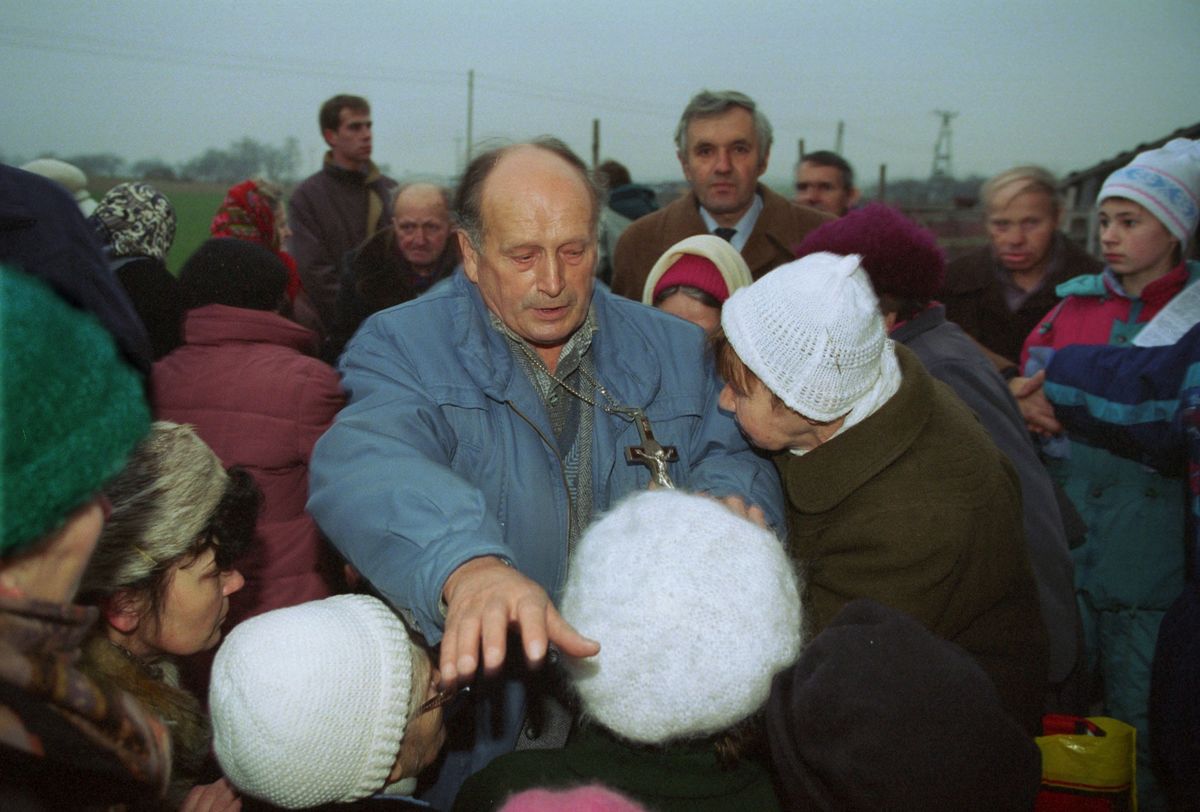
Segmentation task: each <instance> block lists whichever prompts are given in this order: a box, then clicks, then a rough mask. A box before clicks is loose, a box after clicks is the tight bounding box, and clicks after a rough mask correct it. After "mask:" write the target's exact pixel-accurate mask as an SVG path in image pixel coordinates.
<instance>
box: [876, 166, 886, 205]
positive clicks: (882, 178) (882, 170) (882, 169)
mask: <svg viewBox="0 0 1200 812" xmlns="http://www.w3.org/2000/svg"><path fill="white" fill-rule="evenodd" d="M875 199H876V200H878V201H879V202H880V203H885V202H887V164H880V165H879V193H878V194H877V195H876V196H875Z"/></svg>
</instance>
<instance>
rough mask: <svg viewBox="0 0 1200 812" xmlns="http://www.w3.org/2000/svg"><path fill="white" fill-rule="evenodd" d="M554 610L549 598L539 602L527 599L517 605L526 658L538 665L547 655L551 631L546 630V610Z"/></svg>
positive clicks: (522, 644) (518, 622) (518, 621)
mask: <svg viewBox="0 0 1200 812" xmlns="http://www.w3.org/2000/svg"><path fill="white" fill-rule="evenodd" d="M547 609H549V610H550V611H554V607H553V606H551V605H550V602H549V600H547V601H546V602H545V603H542V604H538V603H533V602H528V601H526V602H525V603H522V604H521V605H520V606H519V607H517V625H518V626H519V627H520V628H521V647H522V648H523V649H524V650H525V659H526V660H527V661H528V662H529V663H530V664H531V665H536V664H538V663H540V662H541V661H542V658H544V657H545V656H546V649H547V648H548V647H549V632H548V631H547V630H546V610H547Z"/></svg>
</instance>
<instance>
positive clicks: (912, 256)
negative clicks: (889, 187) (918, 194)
mask: <svg viewBox="0 0 1200 812" xmlns="http://www.w3.org/2000/svg"><path fill="white" fill-rule="evenodd" d="M822 251H824V252H827V253H830V254H841V255H843V256H846V255H849V254H858V255H859V256H860V257H862V266H863V270H865V271H866V272H867V276H868V277H870V279H871V285H872V286H874V288H875V292H876V293H877V294H879V295H880V296H884V295H889V296H896V297H899V298H902V299H915V300H917V301H920V302H927V301H929V300H930V299H932V298H933V297H934V296H936V295H937V293H938V291H939V290H941V288H942V281H943V280H944V279H945V278H946V255H945V253H943V251H942V249H941V247H940V246H939V245H938V243H937V238H936V237H935V236H934V235H933V232H931V231H929V230H927V229H924V228H921V226H919V225H917V224H916V223H914V222H913V221H912V220H910V219H908V218H907V217H905V216H904V215H903V214H901V213H900V212H898V211H897V210H895V209H893V208H891V207H890V206H885V205H884V204H882V203H871V204H868V205H866V206H863V207H862V208H860V209H854V210H852V211H850V212H849V213H848V214H846V216H844V217H839V218H838V219H836V220H830V221H829V222H827V223H823V224H822V225H820V226H819V227H817V228H816V229H814V230H813V231H812V232H810V233H809V235H808V236H807V237H805V238H804V241H803V242H802V243H800V245H799V246H797V247H796V256H797V257H805V256H808V255H809V254H817V253H821V252H822Z"/></svg>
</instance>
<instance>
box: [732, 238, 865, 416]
mask: <svg viewBox="0 0 1200 812" xmlns="http://www.w3.org/2000/svg"><path fill="white" fill-rule="evenodd" d="M860 262H861V257H859V256H858V255H856V254H852V255H850V256H846V257H842V256H838V255H837V254H828V253H818V254H809V255H808V256H806V257H803V258H802V259H797V260H795V261H793V262H789V263H788V264H786V265H781V266H780V267H778V268H776V269H775V270H773V271H771V272H770V273H768V274H767V275H766V276H764V277H762V278H761V279H759V280H758V281H756V282H755V283H754V284H753V285H751V286H750V287H748V288H742V289H741V290H739V291H736V292H734V294H733V295H732V296H730V297H729V300H728V301H726V302H725V307H724V308H723V309H722V310H721V327H722V329H723V330H724V331H725V336H726V337H727V338H728V339H729V343H730V344H731V345H732V346H733V349H734V351H735V352H736V353H737V354H738V358H740V359H741V360H742V363H743V364H745V365H746V366H747V367H748V368H749V369H750V371H751V372H753V373H754V374H755V375H757V376H758V378H759V380H761V381H762V382H763V384H764V385H765V386H766V387H767V388H768V389H770V390H771V391H772V392H774V393H775V394H776V395H777V396H778V397H779V399H780V400H782V401H783V402H784V403H785V404H787V406H788V407H789V408H791V409H793V410H795V411H797V412H799V413H800V414H802V415H804V416H805V417H808V418H811V419H813V420H836V419H837V418H839V417H842V416H843V415H846V414H847V413H849V412H850V410H851V409H852V408H854V405H855V404H856V403H857V402H858V401H859V399H860V398H862V397H864V396H865V395H867V394H868V393H869V392H870V391H871V390H872V388H873V387H874V386H875V383H876V381H878V380H879V377H880V375H882V374H883V355H884V347H885V345H886V340H887V335H886V334H885V331H884V323H883V316H881V315H880V313H879V299H878V298H876V296H875V291H874V289H873V288H872V287H871V280H870V278H869V277H868V276H867V273H866V271H864V270H863V269H862V266H861V264H860Z"/></svg>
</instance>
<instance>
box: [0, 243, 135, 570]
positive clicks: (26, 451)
mask: <svg viewBox="0 0 1200 812" xmlns="http://www.w3.org/2000/svg"><path fill="white" fill-rule="evenodd" d="M0 389H3V392H2V394H0V400H2V402H3V411H2V412H0V445H2V447H3V450H2V456H3V468H2V469H0V499H2V500H3V501H2V502H0V525H2V527H0V556H8V555H12V554H14V553H18V552H20V551H21V550H23V549H25V548H26V547H28V546H30V545H31V544H33V543H34V542H36V541H38V540H39V539H41V538H43V537H44V536H46V535H48V534H49V533H51V532H52V531H54V530H55V529H56V528H57V527H58V526H59V525H60V524H62V522H63V520H64V519H65V518H66V517H67V515H68V514H69V513H70V512H71V511H72V510H74V509H75V508H77V507H79V506H80V505H82V504H84V503H85V502H86V501H87V500H88V499H89V498H90V497H91V496H92V495H93V494H95V493H96V492H97V491H99V490H100V487H101V486H102V485H103V484H104V483H105V482H106V481H107V480H108V479H109V478H110V477H112V476H113V475H114V474H116V473H117V472H118V471H119V470H121V468H122V466H124V464H125V459H126V457H128V455H129V452H130V451H131V450H132V449H133V447H134V445H135V444H136V443H137V442H138V440H139V439H141V437H142V436H143V435H145V434H146V432H147V430H148V429H149V428H150V409H149V407H148V406H147V404H146V397H145V394H144V390H143V388H142V381H141V378H140V377H138V375H137V373H136V372H134V370H133V368H132V367H130V366H128V365H127V364H126V363H125V362H124V361H122V360H121V356H120V355H119V354H118V352H117V348H116V344H115V343H114V342H113V338H112V336H111V335H110V334H109V333H108V331H107V330H105V329H104V328H103V327H101V326H100V322H99V321H97V320H96V318H95V317H94V316H92V315H91V314H90V313H85V312H83V311H80V310H76V309H75V308H73V307H71V306H70V305H68V304H67V303H66V302H64V301H63V300H62V299H60V298H59V297H58V296H57V295H55V294H54V292H53V291H51V290H50V288H49V287H47V286H46V285H45V284H44V283H43V282H41V281H40V280H38V279H35V278H33V277H32V276H29V275H28V274H26V273H23V272H21V271H17V270H14V269H12V268H8V267H3V266H0Z"/></svg>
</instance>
